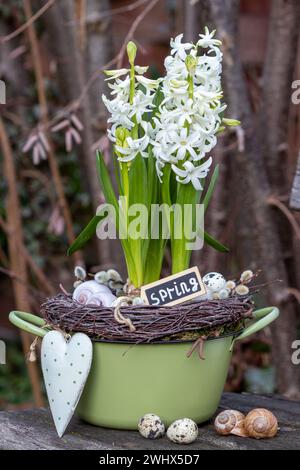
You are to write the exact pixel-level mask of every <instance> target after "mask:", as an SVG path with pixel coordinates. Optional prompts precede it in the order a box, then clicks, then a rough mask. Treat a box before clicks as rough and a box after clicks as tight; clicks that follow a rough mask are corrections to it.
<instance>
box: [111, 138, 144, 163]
mask: <svg viewBox="0 0 300 470" xmlns="http://www.w3.org/2000/svg"><path fill="white" fill-rule="evenodd" d="M126 143H127V145H128V147H120V146H119V145H116V150H117V151H118V152H119V153H121V154H122V155H124V156H123V157H118V159H119V161H120V162H130V161H131V160H133V159H134V158H135V157H136V156H137V154H138V153H140V154H141V155H142V157H144V158H147V157H148V154H147V152H145V150H146V148H147V146H148V144H149V137H148V136H147V135H146V134H145V135H144V136H143V137H141V138H140V139H135V140H134V139H132V138H131V137H127V139H126Z"/></svg>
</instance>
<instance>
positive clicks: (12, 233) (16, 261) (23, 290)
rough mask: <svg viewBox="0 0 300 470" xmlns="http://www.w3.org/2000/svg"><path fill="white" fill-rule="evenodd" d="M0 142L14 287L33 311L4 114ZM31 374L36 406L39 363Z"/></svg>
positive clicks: (21, 303)
mask: <svg viewBox="0 0 300 470" xmlns="http://www.w3.org/2000/svg"><path fill="white" fill-rule="evenodd" d="M0 142H1V147H2V151H3V162H4V175H5V178H6V181H7V186H8V195H7V211H6V214H7V221H6V222H5V226H6V227H8V230H9V237H7V243H8V249H9V263H10V270H11V271H12V272H15V273H17V275H18V277H19V278H20V279H22V283H20V282H16V280H14V279H13V289H14V295H15V302H16V308H17V309H18V310H23V311H27V312H29V311H30V310H31V306H30V301H29V293H28V288H27V285H26V284H27V282H28V281H27V268H26V261H25V259H24V256H23V253H22V249H21V247H22V246H23V230H22V219H21V210H20V205H19V199H18V188H17V177H16V172H15V167H14V157H13V152H12V149H11V146H10V143H9V139H8V136H7V133H6V130H5V127H4V123H3V120H2V118H1V116H0ZM21 339H22V344H23V350H24V354H27V353H28V351H29V347H30V344H31V339H30V336H29V335H28V333H25V332H21ZM27 368H28V373H29V377H30V381H31V385H32V390H33V395H34V400H35V404H36V406H38V407H40V406H43V397H42V392H41V387H40V378H39V373H38V369H37V365H36V364H34V363H27Z"/></svg>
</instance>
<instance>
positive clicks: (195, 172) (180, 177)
mask: <svg viewBox="0 0 300 470" xmlns="http://www.w3.org/2000/svg"><path fill="white" fill-rule="evenodd" d="M211 164H212V158H211V157H210V158H209V159H208V160H207V161H206V162H204V163H202V164H201V165H199V166H194V165H193V163H192V162H189V161H187V162H184V164H183V167H184V170H182V169H181V168H178V167H177V166H176V165H172V170H173V171H174V173H176V175H177V176H176V180H177V181H178V182H179V183H182V184H187V183H189V182H191V183H192V185H193V186H194V188H195V189H196V190H197V191H200V190H201V189H202V184H201V181H200V180H202V179H203V178H206V176H207V173H208V170H209V167H210V165H211Z"/></svg>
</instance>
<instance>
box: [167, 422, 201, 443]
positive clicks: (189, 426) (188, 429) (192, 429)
mask: <svg viewBox="0 0 300 470" xmlns="http://www.w3.org/2000/svg"><path fill="white" fill-rule="evenodd" d="M197 436H198V426H197V424H196V423H195V421H193V420H192V419H189V418H182V419H177V420H176V421H174V423H172V424H171V425H170V426H169V427H168V430H167V437H168V438H169V439H170V441H172V442H176V444H191V443H192V442H194V441H195V440H196V439H197Z"/></svg>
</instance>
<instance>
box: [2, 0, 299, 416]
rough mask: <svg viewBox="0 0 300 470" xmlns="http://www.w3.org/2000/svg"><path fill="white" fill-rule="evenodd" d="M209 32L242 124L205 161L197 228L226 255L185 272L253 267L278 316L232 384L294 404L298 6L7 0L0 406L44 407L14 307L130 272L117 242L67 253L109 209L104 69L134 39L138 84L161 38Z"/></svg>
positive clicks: (237, 358)
mask: <svg viewBox="0 0 300 470" xmlns="http://www.w3.org/2000/svg"><path fill="white" fill-rule="evenodd" d="M205 25H208V26H209V27H210V28H213V29H214V28H215V29H216V30H217V33H216V36H217V37H218V38H219V39H221V40H222V41H223V54H224V59H223V66H224V75H223V78H224V89H225V102H227V103H228V104H229V112H228V115H230V116H232V117H235V118H237V119H239V120H240V121H241V125H240V126H239V127H238V128H236V129H233V130H231V131H230V132H229V131H228V132H227V133H226V134H225V135H223V136H222V137H220V138H219V143H218V145H217V147H216V148H215V149H214V150H213V152H212V154H213V157H214V159H215V160H216V161H218V162H219V164H220V169H221V174H220V181H219V184H218V187H217V190H216V192H215V194H214V197H213V201H212V207H211V210H210V211H209V214H208V217H207V218H206V220H205V224H206V227H207V229H208V230H209V232H210V233H212V234H213V235H214V236H216V237H217V238H218V239H219V240H220V241H221V242H223V243H224V244H225V245H227V246H228V247H229V248H230V253H229V254H220V253H218V252H215V251H213V250H212V249H211V248H210V247H205V248H204V249H203V250H201V251H199V252H195V253H194V254H193V262H192V265H197V266H199V269H200V272H201V273H202V274H205V273H206V272H208V271H220V272H222V273H223V274H224V275H226V277H234V276H235V275H237V274H238V273H239V272H241V271H242V270H243V269H246V268H250V269H252V270H254V271H257V270H259V269H261V270H262V273H261V276H260V280H261V283H262V284H264V283H265V286H264V287H262V288H261V290H260V294H259V295H258V296H257V299H256V301H257V304H258V305H259V306H262V305H272V304H274V305H277V306H279V308H280V309H281V317H280V319H279V320H278V321H276V322H275V323H274V326H272V327H270V328H267V329H266V330H264V331H263V332H261V333H259V334H258V335H257V336H256V337H254V338H253V337H251V339H249V340H246V341H244V342H243V343H242V344H239V345H237V346H236V349H235V353H234V358H233V361H232V364H231V368H230V373H229V376H228V381H227V385H226V389H227V390H231V391H238V392H241V391H249V392H254V393H255V392H257V393H262V394H264V393H265V394H268V393H281V394H285V395H286V396H288V397H290V398H294V399H299V398H300V365H297V364H293V362H292V360H291V356H292V353H293V345H294V346H295V341H296V340H297V339H299V323H300V322H299V320H300V315H299V313H300V308H299V302H300V290H299V289H300V269H299V263H300V215H299V212H298V211H299V209H300V158H299V157H298V154H299V148H300V104H299V103H300V92H299V93H297V89H299V90H300V60H299V59H300V57H299V33H300V27H299V25H300V2H299V1H298V0H240V1H239V0H111V1H109V0H48V1H42V0H10V1H9V2H1V5H0V79H1V80H3V81H4V82H5V84H6V103H5V104H1V105H0V112H1V114H0V299H1V302H0V339H2V340H4V341H5V342H6V345H7V351H6V362H7V363H6V365H0V409H5V408H9V409H12V408H16V407H30V406H34V405H36V406H40V405H42V404H43V402H44V393H43V389H42V381H41V377H40V373H39V366H38V364H37V363H28V362H26V360H25V355H26V353H27V352H28V351H29V346H30V344H31V342H32V340H33V338H32V337H29V336H28V335H26V334H22V335H21V336H20V334H19V332H18V331H17V330H16V329H15V328H14V327H12V326H11V325H10V324H9V322H8V313H9V311H10V310H12V309H14V308H17V309H19V310H24V311H30V312H33V313H38V312H39V305H40V304H41V302H42V301H43V300H44V299H45V298H46V297H47V296H49V295H51V294H54V293H56V292H57V291H58V290H59V284H60V283H61V284H63V285H64V286H65V287H66V288H67V289H69V288H71V286H72V280H73V268H74V265H75V264H86V266H87V267H88V270H89V271H90V272H96V271H98V270H99V269H107V268H109V267H114V268H116V269H118V270H120V271H121V272H122V273H123V275H125V265H124V260H123V257H122V253H121V250H120V247H119V244H118V241H108V240H106V241H99V240H97V238H95V239H94V240H93V241H92V242H91V243H89V244H88V246H87V247H86V248H85V249H84V250H83V251H81V252H77V253H76V254H75V255H73V256H72V257H67V256H66V252H67V248H68V246H69V244H70V242H71V241H72V240H73V239H74V237H75V236H76V235H77V234H78V233H79V232H80V231H81V229H82V228H83V227H84V226H85V225H86V223H87V222H88V221H89V219H90V218H91V216H92V215H93V213H94V212H95V210H96V208H97V206H98V205H99V204H100V203H101V202H102V201H103V196H102V195H101V193H100V192H99V184H98V181H97V174H96V171H95V151H96V149H97V148H101V150H102V151H103V153H104V155H105V158H106V161H107V162H110V144H109V141H108V140H107V137H106V135H105V131H106V112H105V108H104V105H103V103H102V101H101V94H102V93H103V92H104V91H105V87H106V84H105V82H104V76H103V73H102V72H103V69H106V68H118V67H122V66H126V54H125V52H126V51H125V47H126V43H127V42H128V40H131V39H132V40H134V41H135V42H136V44H137V45H138V48H139V49H138V60H137V63H139V64H140V65H148V64H150V65H151V66H150V72H149V75H148V76H150V77H151V76H152V77H156V76H157V75H158V73H160V74H163V73H164V64H163V59H164V57H165V56H166V55H167V54H168V52H169V41H170V38H171V37H175V36H176V35H177V34H180V33H181V32H183V33H184V39H186V40H187V41H191V40H196V38H197V36H198V34H199V33H201V32H202V31H203V29H204V26H205ZM297 79H299V82H297ZM297 162H298V172H297ZM110 166H111V168H112V162H110ZM168 273H169V266H168V260H166V263H165V265H164V274H166V275H167V274H168ZM298 347H299V346H298ZM294 362H295V361H294Z"/></svg>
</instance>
